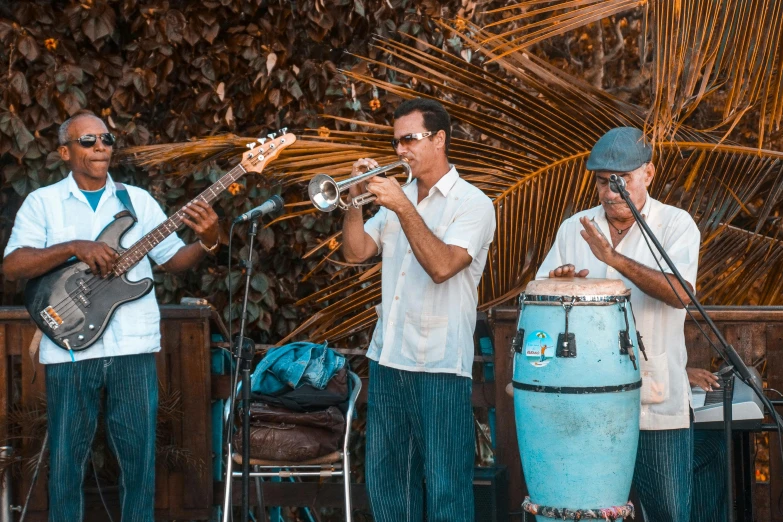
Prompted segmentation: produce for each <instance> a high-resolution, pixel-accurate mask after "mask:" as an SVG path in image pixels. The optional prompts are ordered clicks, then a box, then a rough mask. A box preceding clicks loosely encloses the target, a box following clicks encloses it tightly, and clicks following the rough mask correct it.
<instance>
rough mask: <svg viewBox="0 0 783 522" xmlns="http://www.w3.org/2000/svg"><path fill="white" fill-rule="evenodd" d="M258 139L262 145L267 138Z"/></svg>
mask: <svg viewBox="0 0 783 522" xmlns="http://www.w3.org/2000/svg"><path fill="white" fill-rule="evenodd" d="M256 141H257V142H258V143H260V144H261V145H263V144H264V142H265V141H266V138H258V139H257V140H256Z"/></svg>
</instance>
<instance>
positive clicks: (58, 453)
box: [3, 112, 219, 522]
mask: <svg viewBox="0 0 783 522" xmlns="http://www.w3.org/2000/svg"><path fill="white" fill-rule="evenodd" d="M58 140H59V147H58V151H59V153H60V156H61V157H62V159H63V160H64V161H65V162H66V163H67V164H68V166H69V167H70V169H71V173H70V175H69V176H68V177H67V178H65V179H64V180H62V181H60V182H58V183H55V184H54V185H51V186H48V187H43V188H40V189H38V190H36V191H34V192H32V193H31V194H30V195H29V196H28V197H27V199H26V200H25V202H24V204H23V205H22V207H21V208H20V210H19V212H18V214H17V216H16V220H15V223H14V228H13V231H12V234H11V238H10V239H9V241H8V246H7V247H6V250H5V253H4V258H5V259H4V262H3V271H4V273H5V276H6V278H8V279H9V280H15V279H20V278H24V279H31V278H36V277H38V276H41V275H43V274H45V273H47V272H49V271H51V270H53V269H56V268H57V267H58V266H60V265H62V264H64V263H66V262H68V261H69V260H71V259H73V258H76V259H78V260H80V261H82V262H84V263H86V264H87V265H88V266H89V269H90V270H89V272H91V274H90V275H89V280H90V281H92V283H91V284H93V285H94V289H97V288H98V286H96V285H99V284H100V283H101V281H107V280H108V279H110V278H113V277H115V276H116V274H113V273H112V269H113V267H114V263H115V261H116V260H117V259H118V253H117V252H116V251H115V250H114V249H112V248H111V247H110V246H108V245H107V244H105V243H103V242H97V241H95V238H96V237H97V236H98V234H99V233H100V232H101V231H102V230H103V229H104V228H105V227H107V225H109V224H110V223H112V221H113V219H114V217H115V215H117V214H118V213H121V212H123V211H130V213H131V214H132V215H133V214H135V217H136V219H137V220H138V221H137V222H136V223H135V225H133V226H132V227H131V228H129V229H128V230H127V232H126V233H125V234H124V236H122V246H123V247H127V246H128V245H131V244H133V243H134V242H135V241H137V240H138V239H139V238H141V237H142V236H144V235H145V234H147V233H148V232H150V231H151V230H153V229H155V228H156V227H157V226H159V225H160V224H161V223H162V222H164V221H165V220H166V215H165V214H164V213H163V211H162V210H161V208H160V206H159V205H158V203H157V202H156V201H155V200H154V199H153V198H152V196H151V195H150V194H149V193H148V192H146V191H145V190H142V189H140V188H137V187H127V189H126V190H127V191H126V190H123V189H124V188H125V187H123V186H122V185H120V186H118V185H117V184H115V183H114V182H113V181H112V179H111V176H109V172H108V169H109V161H110V160H111V155H112V150H113V146H114V143H115V138H114V136H113V135H112V134H110V133H109V132H108V129H107V127H106V125H105V123H104V122H103V121H102V120H101V119H100V118H98V117H97V116H95V115H94V114H92V113H90V112H80V113H77V114H76V115H74V116H73V117H71V118H70V119H68V120H67V121H65V122H64V123H63V124H62V125H61V126H60V129H59V133H58ZM127 198H129V199H130V203H127ZM123 199H125V201H123ZM128 207H130V208H128ZM183 212H184V214H186V217H183V219H182V220H181V221H182V223H184V224H185V225H187V226H189V227H190V228H192V229H193V231H194V232H195V233H196V235H197V236H198V238H199V241H198V242H197V243H193V244H190V245H187V246H186V245H185V244H184V243H183V242H182V240H181V239H180V238H179V237H177V235H176V234H171V235H168V236H167V237H166V238H165V239H163V240H161V241H160V242H159V243H158V244H157V246H155V247H154V248H152V250H150V251H149V254H148V255H149V257H151V258H152V259H153V260H154V261H155V262H156V263H158V264H159V265H160V266H161V268H163V269H164V270H166V271H168V272H182V271H185V270H188V269H189V268H191V267H193V266H195V265H196V264H197V263H198V262H199V261H200V260H201V259H202V258H203V257H204V256H205V255H206V254H207V252H214V251H216V250H217V248H218V243H219V236H218V217H217V215H216V214H215V212H214V211H213V210H212V208H211V207H210V206H209V205H208V204H206V203H205V202H203V201H201V200H194V201H193V202H191V203H190V204H189V205H188V206H187V207H185V208H184V209H183ZM127 274H128V279H129V280H131V281H138V280H140V279H143V278H150V277H151V276H152V269H151V266H150V262H149V259H148V258H147V257H146V256H145V257H143V258H142V259H141V260H140V261H139V262H138V263H137V264H136V265H135V266H133V267H132V268H130V269H129V270H128V272H127ZM88 293H90V292H88ZM95 295H96V293H93V295H92V296H90V297H91V298H92V299H96V297H95ZM93 304H94V305H95V306H98V304H95V303H93ZM60 313H65V312H60ZM57 317H59V316H57ZM159 322H160V313H159V310H158V305H157V302H156V300H155V296H154V293H153V292H147V293H146V294H145V295H143V296H142V297H140V298H138V299H136V300H133V301H131V302H127V303H124V304H122V305H121V306H119V307H118V308H117V310H116V312H115V313H114V315H113V316H112V318H111V320H110V321H109V322H108V323H107V325H106V326H105V329H104V330H103V332H102V334H101V335H100V338H99V339H97V340H96V341H95V342H94V343H93V344H91V345H90V346H89V347H88V348H86V349H84V350H80V351H73V350H66V349H63V348H62V347H61V346H58V345H57V344H55V343H54V342H53V341H52V340H51V339H49V338H48V337H46V336H44V337H43V339H42V341H41V345H40V361H41V363H42V364H44V365H45V369H46V370H45V374H46V399H47V404H48V406H47V407H48V426H49V434H50V437H51V444H50V475H49V520H50V521H68V522H72V521H79V520H82V519H83V516H84V495H83V492H82V482H83V479H84V472H85V465H86V462H87V457H88V456H89V452H90V448H91V446H92V439H93V436H94V434H95V430H96V425H97V417H98V411H99V407H100V401H101V390H102V389H103V390H104V394H105V418H106V432H107V439H108V442H109V445H110V446H111V448H112V451H113V452H114V453H115V455H116V457H117V460H118V462H119V465H120V469H121V473H122V476H121V479H120V485H121V490H120V495H121V497H120V502H121V506H122V507H121V509H122V520H123V522H135V521H139V522H152V520H153V505H154V496H155V419H156V414H157V405H158V379H157V373H156V367H155V359H154V356H153V354H154V352H157V351H159V350H160V325H159ZM94 327H95V325H92V324H90V325H89V328H91V329H92V328H94Z"/></svg>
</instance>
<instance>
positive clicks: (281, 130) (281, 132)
mask: <svg viewBox="0 0 783 522" xmlns="http://www.w3.org/2000/svg"><path fill="white" fill-rule="evenodd" d="M277 132H279V133H280V134H285V133H286V132H288V127H283V128H282V129H280V130H279V131H277Z"/></svg>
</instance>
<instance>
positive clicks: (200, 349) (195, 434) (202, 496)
mask: <svg viewBox="0 0 783 522" xmlns="http://www.w3.org/2000/svg"><path fill="white" fill-rule="evenodd" d="M161 315H162V323H161V333H162V341H161V343H162V347H163V349H162V350H161V352H160V353H159V354H158V355H157V357H156V359H157V366H158V380H159V382H160V388H161V396H163V395H164V394H165V395H167V396H169V397H176V396H179V408H178V409H179V410H180V412H181V414H180V415H172V416H170V418H171V420H170V426H169V432H170V435H171V436H172V438H173V441H172V442H173V445H174V446H176V447H177V448H179V449H181V450H182V451H183V452H184V453H186V454H188V455H190V456H192V457H194V458H196V459H200V460H201V461H202V462H201V464H202V465H201V466H200V467H199V468H197V469H181V470H168V469H166V466H164V465H163V463H162V462H158V465H157V467H156V470H155V473H156V476H155V479H156V480H155V483H156V490H157V494H156V496H155V517H156V519H166V520H183V519H185V520H206V519H208V518H209V515H210V510H211V508H212V504H213V502H212V493H213V485H212V472H211V470H212V425H211V412H210V400H211V390H210V388H211V385H210V357H209V340H210V332H209V317H210V309H209V308H206V307H184V306H163V307H161ZM34 332H35V325H34V324H33V323H32V322H31V321H30V319H29V317H28V315H27V312H26V311H25V310H24V308H20V307H0V415H5V414H7V413H8V412H9V410H10V409H11V408H15V407H22V408H24V407H28V408H32V407H35V406H36V405H39V404H43V400H44V398H45V395H46V388H45V379H44V374H43V367H42V366H41V365H40V364H39V363H38V358H37V357H36V358H35V360H33V359H31V357H30V356H29V355H28V347H29V346H30V342H31V340H32V338H33V334H34ZM34 373H37V376H36V378H35V380H34V381H33V374H34ZM0 429H2V428H0ZM5 436H6V434H5V433H0V440H3V439H5ZM16 442H19V441H16ZM40 442H41V441H40V440H25V441H23V442H22V443H21V445H20V446H19V447H18V450H19V451H21V452H25V451H26V450H30V449H32V448H37V447H39V446H40ZM31 445H32V448H31V447H30V446H31ZM184 453H183V454H184ZM87 476H88V477H89V476H91V473H90V472H88V473H87ZM101 485H102V486H103V488H104V490H105V492H106V494H107V495H109V497H110V500H111V499H112V497H113V498H114V499H116V495H117V492H116V485H112V484H101ZM12 486H13V499H12V503H13V504H14V505H21V504H23V502H24V496H25V495H26V493H27V491H28V488H29V486H30V473H29V472H25V473H23V474H22V477H21V480H18V479H16V480H13V481H12ZM93 500H94V501H93V502H89V503H88V504H87V513H86V519H87V520H96V521H97V520H100V521H103V520H106V519H107V517H106V513H105V512H104V509H103V506H102V505H101V503H100V501H98V500H97V498H95V499H93ZM110 504H114V503H110ZM48 507H49V506H48V495H47V473H46V472H45V470H43V471H42V472H41V474H40V476H39V478H38V481H37V483H36V485H35V488H34V489H33V494H32V497H31V501H30V505H29V508H28V513H27V518H26V520H27V521H29V522H36V521H40V522H44V521H46V520H47V519H48ZM114 520H119V514H118V513H115V515H114Z"/></svg>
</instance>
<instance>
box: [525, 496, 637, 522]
mask: <svg viewBox="0 0 783 522" xmlns="http://www.w3.org/2000/svg"><path fill="white" fill-rule="evenodd" d="M522 510H523V511H526V512H528V513H530V514H532V515H538V516H542V517H547V518H556V519H558V520H617V519H618V518H623V519H627V518H629V517H630V518H634V514H635V510H634V505H633V502H631V501H630V500H629V501H628V503H627V504H625V505H624V506H612V507H606V508H592V509H571V508H562V507H561V508H556V507H551V506H540V505H538V504H536V503H534V502H533V501H532V500H530V497H529V496H527V497H525V501H524V502H522Z"/></svg>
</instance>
